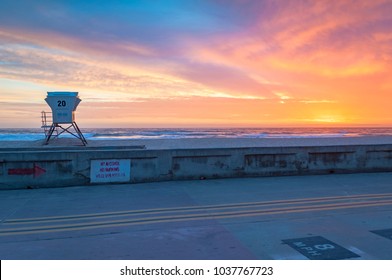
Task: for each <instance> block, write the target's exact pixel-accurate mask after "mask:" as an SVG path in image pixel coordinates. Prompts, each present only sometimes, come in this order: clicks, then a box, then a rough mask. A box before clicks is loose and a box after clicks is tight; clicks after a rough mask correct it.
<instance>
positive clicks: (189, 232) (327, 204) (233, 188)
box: [0, 173, 392, 260]
mask: <svg viewBox="0 0 392 280" xmlns="http://www.w3.org/2000/svg"><path fill="white" fill-rule="evenodd" d="M0 219H1V221H0V259H3V260H10V259H11V260H13V259H27V260H30V259H39V260H50V259H59V260H66V259H76V260H80V259H103V260H107V259H117V260H120V259H147V260H152V259H171V260H174V259H176V260H177V259H185V260H190V259H220V260H223V259H233V260H237V259H289V260H294V259H352V260H357V259H368V260H371V259H376V260H381V259H388V260H391V259H392V173H373V174H349V175H319V176H293V177H268V178H246V179H224V180H201V181H182V182H181V181H176V182H159V183H148V184H126V185H125V184H121V185H99V186H98V185H96V186H81V187H68V188H50V189H32V190H12V191H1V192H0Z"/></svg>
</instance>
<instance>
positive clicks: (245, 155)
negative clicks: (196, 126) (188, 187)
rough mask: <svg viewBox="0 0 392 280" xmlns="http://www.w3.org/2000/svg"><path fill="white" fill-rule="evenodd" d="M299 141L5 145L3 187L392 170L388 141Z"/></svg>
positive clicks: (0, 155)
mask: <svg viewBox="0 0 392 280" xmlns="http://www.w3.org/2000/svg"><path fill="white" fill-rule="evenodd" d="M173 141H174V140H173ZM119 143H120V142H119ZM171 143H172V142H171ZM233 143H234V142H233ZM242 143H243V142H242ZM293 144H294V145H295V144H296V143H291V145H287V146H274V145H265V143H264V144H260V143H259V144H258V145H257V144H255V145H248V146H249V147H242V146H241V145H237V146H238V147H236V145H235V143H234V144H232V145H229V146H230V147H224V148H219V147H216V145H204V146H203V145H201V146H200V145H199V146H200V147H197V145H196V147H195V146H194V145H193V146H192V147H187V146H186V145H185V146H183V147H181V148H177V149H176V148H173V147H170V145H167V147H168V148H165V147H159V148H156V147H155V148H154V145H151V147H149V145H147V146H146V148H141V147H139V146H132V145H123V143H122V144H121V145H117V146H97V145H96V146H88V147H77V146H68V147H65V146H59V147H45V146H35V147H28V146H25V147H23V146H20V147H8V148H4V147H3V148H0V189H19V188H35V187H64V186H75V185H94V184H101V183H102V184H103V183H105V184H107V183H141V182H152V181H169V180H186V179H197V180H199V179H209V178H230V177H252V176H254V177H255V176H284V175H307V174H328V173H358V172H385V171H392V144H387V143H385V141H384V142H383V143H382V144H368V143H367V144H345V143H343V144H342V145H316V144H315V143H313V144H312V145H309V144H306V143H305V144H306V145H304V146H293ZM179 146H181V145H179ZM223 146H225V145H223Z"/></svg>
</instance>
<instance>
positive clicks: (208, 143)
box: [0, 136, 392, 150]
mask: <svg viewBox="0 0 392 280" xmlns="http://www.w3.org/2000/svg"><path fill="white" fill-rule="evenodd" d="M385 144H392V136H366V137H331V138H329V137H328V138H191V139H190V138H188V139H132V140H89V141H88V144H87V145H86V146H83V145H82V143H81V142H80V141H79V140H78V139H73V138H58V139H52V140H51V141H50V142H49V144H48V145H44V140H38V141H0V150H4V149H7V150H9V149H33V150H36V149H59V148H61V149H66V148H68V147H70V148H71V147H72V148H73V149H75V148H77V149H79V148H80V149H89V148H100V147H102V148H105V149H109V148H111V147H112V148H113V149H124V148H125V149H126V148H130V149H132V148H134V149H149V150H165V149H210V148H211V149H215V148H252V147H313V146H342V145H343V146H345V145H385Z"/></svg>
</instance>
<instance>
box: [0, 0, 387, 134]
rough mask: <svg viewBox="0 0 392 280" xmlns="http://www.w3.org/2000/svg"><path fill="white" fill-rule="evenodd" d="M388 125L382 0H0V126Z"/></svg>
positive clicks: (384, 27)
mask: <svg viewBox="0 0 392 280" xmlns="http://www.w3.org/2000/svg"><path fill="white" fill-rule="evenodd" d="M47 91H78V92H79V95H80V97H81V99H82V100H83V101H82V102H81V104H80V105H79V107H78V110H77V112H76V116H77V117H76V121H77V122H78V124H79V126H81V127H211V126H212V127H222V126H223V127H227V126H229V127H239V126H248V127H263V126H343V125H344V126H356V125H379V126H389V125H392V1H391V0H367V1H363V0H336V1H330V0H325V1H324V0H318V1H317V0H309V1H305V0H304V1H300V0H296V1H290V0H259V1H258V0H252V1H250V0H249V1H247V0H237V1H236V0H194V1H192V0H189V1H188V0H161V1H159V0H155V1H154V0H151V1H148V0H140V1H131V0H130V1H91V0H90V1H77V0H74V1H73V0H67V1H66V0H64V1H58V0H56V1H50V0H47V1H44V0H34V1H33V0H31V1H27V0H24V1H22V0H1V1H0V109H1V110H0V127H3V128H7V127H40V112H41V111H42V110H46V111H50V108H49V107H48V106H47V104H46V103H45V101H44V98H45V97H46V92H47Z"/></svg>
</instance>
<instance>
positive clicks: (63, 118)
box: [42, 91, 87, 145]
mask: <svg viewBox="0 0 392 280" xmlns="http://www.w3.org/2000/svg"><path fill="white" fill-rule="evenodd" d="M45 101H46V103H48V105H49V106H50V108H51V109H52V113H48V112H42V128H43V129H44V131H45V136H46V140H45V145H47V144H48V143H49V140H50V139H51V138H52V136H53V137H59V136H60V135H61V134H62V133H64V132H67V133H69V134H71V135H73V136H75V137H76V138H78V139H80V141H82V143H83V145H86V144H87V141H86V139H85V138H84V136H83V134H82V132H81V131H80V129H79V127H78V125H77V124H76V122H75V111H76V108H77V107H78V105H79V103H80V101H82V100H81V99H80V98H79V96H78V92H59V91H56V92H48V95H47V97H46V98H45ZM50 120H51V121H52V124H50V125H49V124H48V123H49V122H50ZM63 125H64V126H63Z"/></svg>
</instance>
